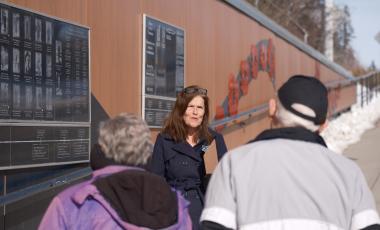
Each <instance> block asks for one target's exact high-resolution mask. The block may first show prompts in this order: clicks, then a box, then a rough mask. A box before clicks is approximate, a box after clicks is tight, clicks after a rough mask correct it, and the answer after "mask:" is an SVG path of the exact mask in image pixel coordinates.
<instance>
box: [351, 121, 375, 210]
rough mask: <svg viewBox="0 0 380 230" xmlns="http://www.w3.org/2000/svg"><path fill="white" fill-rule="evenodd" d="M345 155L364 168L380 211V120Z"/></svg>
mask: <svg viewBox="0 0 380 230" xmlns="http://www.w3.org/2000/svg"><path fill="white" fill-rule="evenodd" d="M344 155H345V156H347V157H349V158H351V159H353V160H355V162H356V163H357V164H358V165H359V166H360V168H361V169H362V171H363V173H364V175H365V177H366V179H367V182H368V186H369V187H370V188H371V190H372V193H373V195H374V197H375V200H376V205H377V211H378V212H379V213H380V122H378V123H377V124H376V127H375V128H373V129H371V130H368V131H367V132H365V133H364V134H363V136H362V137H361V140H360V141H359V142H358V143H356V144H353V145H351V146H349V147H348V148H347V149H346V150H345V151H344Z"/></svg>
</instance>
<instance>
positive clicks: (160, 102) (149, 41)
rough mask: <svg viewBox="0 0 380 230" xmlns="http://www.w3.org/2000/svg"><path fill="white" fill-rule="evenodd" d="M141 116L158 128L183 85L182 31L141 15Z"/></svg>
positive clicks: (151, 125)
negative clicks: (142, 22)
mask: <svg viewBox="0 0 380 230" xmlns="http://www.w3.org/2000/svg"><path fill="white" fill-rule="evenodd" d="M143 52H144V60H143V65H144V66H143V75H144V76H143V99H142V101H143V111H142V112H143V115H144V118H145V120H146V122H147V123H148V125H149V126H150V127H161V126H162V124H163V121H164V119H165V118H166V116H167V114H168V113H169V112H170V111H171V109H172V108H173V106H174V102H175V98H176V95H177V93H178V92H181V91H182V89H183V87H184V30H183V29H181V28H178V27H175V26H172V25H169V24H167V23H164V22H161V21H158V20H156V19H153V18H151V17H148V16H146V15H144V51H143Z"/></svg>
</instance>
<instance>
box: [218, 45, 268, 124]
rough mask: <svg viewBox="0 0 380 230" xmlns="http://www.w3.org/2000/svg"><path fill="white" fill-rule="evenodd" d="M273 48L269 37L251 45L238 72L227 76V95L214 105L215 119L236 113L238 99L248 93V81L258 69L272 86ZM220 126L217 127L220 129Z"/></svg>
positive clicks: (256, 74) (256, 73)
mask: <svg viewBox="0 0 380 230" xmlns="http://www.w3.org/2000/svg"><path fill="white" fill-rule="evenodd" d="M274 52H275V48H274V45H273V42H272V40H271V39H268V40H262V41H260V42H258V43H257V44H256V45H251V49H250V55H249V56H248V57H247V58H246V59H245V60H242V61H241V62H240V68H239V73H238V74H237V76H235V75H234V74H233V73H231V74H230V75H229V78H228V95H227V97H226V99H225V100H224V102H223V104H222V105H217V106H216V114H215V120H219V119H223V118H224V117H228V116H233V115H236V114H238V107H239V99H240V97H242V96H245V95H247V94H248V89H249V87H248V86H249V83H250V81H251V80H256V79H257V77H258V72H259V71H265V72H267V73H268V75H269V79H270V80H271V82H272V85H273V87H274V85H275V84H274V83H275V55H274ZM221 128H223V126H222V127H217V130H220V129H221Z"/></svg>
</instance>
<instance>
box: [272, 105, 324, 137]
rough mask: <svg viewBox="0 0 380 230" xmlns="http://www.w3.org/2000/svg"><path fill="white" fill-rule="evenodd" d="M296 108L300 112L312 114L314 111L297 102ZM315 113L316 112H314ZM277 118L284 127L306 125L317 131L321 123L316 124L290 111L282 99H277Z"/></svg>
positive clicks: (307, 127)
mask: <svg viewBox="0 0 380 230" xmlns="http://www.w3.org/2000/svg"><path fill="white" fill-rule="evenodd" d="M293 108H294V109H296V110H297V111H298V112H300V113H303V114H306V115H311V116H312V114H310V112H312V113H314V111H312V110H311V109H310V108H309V107H307V106H304V105H301V104H297V105H296V108H295V107H293ZM310 110H311V111H310ZM314 115H315V113H314ZM276 118H277V120H278V122H279V123H280V124H281V125H282V126H284V127H297V126H298V127H299V126H301V127H304V128H306V129H308V130H310V131H312V132H315V131H317V130H318V129H319V125H316V124H314V122H312V121H309V120H306V119H304V118H302V117H299V116H297V115H295V114H294V113H292V112H290V111H289V110H287V109H285V108H284V106H283V105H282V104H281V102H280V100H277V112H276Z"/></svg>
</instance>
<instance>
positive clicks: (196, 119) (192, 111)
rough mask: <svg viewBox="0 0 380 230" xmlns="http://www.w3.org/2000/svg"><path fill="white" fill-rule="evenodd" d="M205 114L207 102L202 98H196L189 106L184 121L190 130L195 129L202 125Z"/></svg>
mask: <svg viewBox="0 0 380 230" xmlns="http://www.w3.org/2000/svg"><path fill="white" fill-rule="evenodd" d="M204 114H205V102H204V100H203V98H202V97H201V96H196V97H194V98H193V99H192V100H191V101H190V102H189V104H188V105H187V109H186V111H185V114H184V115H183V120H184V121H185V124H186V125H187V127H188V128H190V129H195V128H198V127H199V126H200V125H201V124H202V121H203V116H204Z"/></svg>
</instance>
